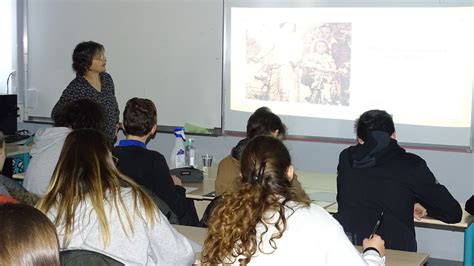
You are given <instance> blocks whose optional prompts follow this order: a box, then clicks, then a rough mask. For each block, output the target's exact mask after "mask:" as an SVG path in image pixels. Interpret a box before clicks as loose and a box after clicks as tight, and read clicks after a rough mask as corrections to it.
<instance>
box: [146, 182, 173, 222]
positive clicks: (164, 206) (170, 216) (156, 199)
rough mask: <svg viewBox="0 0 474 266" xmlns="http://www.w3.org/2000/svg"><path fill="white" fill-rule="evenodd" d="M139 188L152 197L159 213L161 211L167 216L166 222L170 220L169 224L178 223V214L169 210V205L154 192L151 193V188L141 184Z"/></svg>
mask: <svg viewBox="0 0 474 266" xmlns="http://www.w3.org/2000/svg"><path fill="white" fill-rule="evenodd" d="M141 188H142V189H143V190H144V191H145V192H146V193H147V194H148V195H149V196H150V197H151V198H152V199H153V201H154V202H155V204H156V205H157V206H158V208H159V209H160V211H161V213H163V215H164V216H166V218H168V222H170V224H179V220H178V215H176V213H174V212H173V211H172V210H171V208H170V206H168V204H166V202H165V201H164V200H162V199H161V198H160V197H158V196H157V195H155V193H153V192H152V191H151V190H149V189H147V188H145V187H143V186H142V187H141Z"/></svg>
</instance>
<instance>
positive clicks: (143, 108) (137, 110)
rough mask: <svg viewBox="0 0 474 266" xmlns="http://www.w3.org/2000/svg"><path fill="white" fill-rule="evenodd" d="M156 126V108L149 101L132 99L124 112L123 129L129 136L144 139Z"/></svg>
mask: <svg viewBox="0 0 474 266" xmlns="http://www.w3.org/2000/svg"><path fill="white" fill-rule="evenodd" d="M155 125H156V107H155V104H154V103H153V102H152V101H151V100H148V99H141V98H136V97H135V98H132V99H130V100H128V102H127V105H126V106H125V110H124V111H123V127H124V129H125V133H126V134H128V135H133V136H138V137H143V136H145V135H146V134H148V133H149V132H150V131H151V129H152V128H153V126H155Z"/></svg>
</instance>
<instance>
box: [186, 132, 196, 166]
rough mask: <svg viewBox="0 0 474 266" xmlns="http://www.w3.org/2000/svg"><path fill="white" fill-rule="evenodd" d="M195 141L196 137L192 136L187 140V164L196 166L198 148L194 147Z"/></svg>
mask: <svg viewBox="0 0 474 266" xmlns="http://www.w3.org/2000/svg"><path fill="white" fill-rule="evenodd" d="M193 141H194V139H191V138H189V139H188V140H187V141H186V166H190V167H196V164H195V160H194V158H195V154H196V150H195V149H194V146H193Z"/></svg>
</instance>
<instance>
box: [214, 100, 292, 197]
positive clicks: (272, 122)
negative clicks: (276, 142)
mask: <svg viewBox="0 0 474 266" xmlns="http://www.w3.org/2000/svg"><path fill="white" fill-rule="evenodd" d="M261 135H265V136H273V137H277V138H279V139H283V138H284V137H285V135H286V126H285V125H284V124H283V122H282V121H281V119H280V117H278V116H277V115H276V114H274V113H272V111H271V110H270V109H269V108H268V107H260V108H258V109H257V110H255V112H254V113H253V114H252V115H251V116H250V117H249V119H248V121H247V137H246V138H244V139H242V140H241V141H239V143H237V146H235V147H234V148H233V149H232V151H231V154H230V155H229V156H227V157H225V158H224V159H222V161H220V162H219V165H218V168H217V176H216V181H215V187H216V195H217V196H219V195H222V194H223V193H224V192H226V191H229V192H233V191H236V190H238V188H239V184H238V182H237V181H238V180H239V175H240V157H241V155H242V151H243V150H244V148H245V146H246V145H247V143H248V142H249V141H250V140H251V139H252V138H254V137H256V136H261ZM294 182H295V185H297V186H301V184H300V183H299V182H298V180H296V179H295V180H294Z"/></svg>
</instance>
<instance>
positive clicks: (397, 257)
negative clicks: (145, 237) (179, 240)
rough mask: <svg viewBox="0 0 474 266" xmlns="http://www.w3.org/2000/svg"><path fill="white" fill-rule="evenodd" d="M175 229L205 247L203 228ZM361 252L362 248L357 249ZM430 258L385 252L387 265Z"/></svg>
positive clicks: (418, 261)
mask: <svg viewBox="0 0 474 266" xmlns="http://www.w3.org/2000/svg"><path fill="white" fill-rule="evenodd" d="M173 227H174V228H175V229H176V230H177V231H178V232H180V233H181V234H182V235H184V236H186V237H187V238H189V239H191V240H192V241H194V242H196V243H198V244H200V245H203V244H204V240H206V237H207V229H206V228H201V227H192V226H184V225H173ZM356 248H357V249H358V250H359V251H361V250H362V247H356ZM199 257H200V254H199V255H197V256H196V258H197V260H198V261H199V260H200V258H199ZM428 258H429V256H428V255H427V254H424V253H416V252H407V251H398V250H390V249H387V250H386V252H385V259H386V261H385V265H387V266H396V265H423V264H424V263H426V262H427V261H428Z"/></svg>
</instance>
